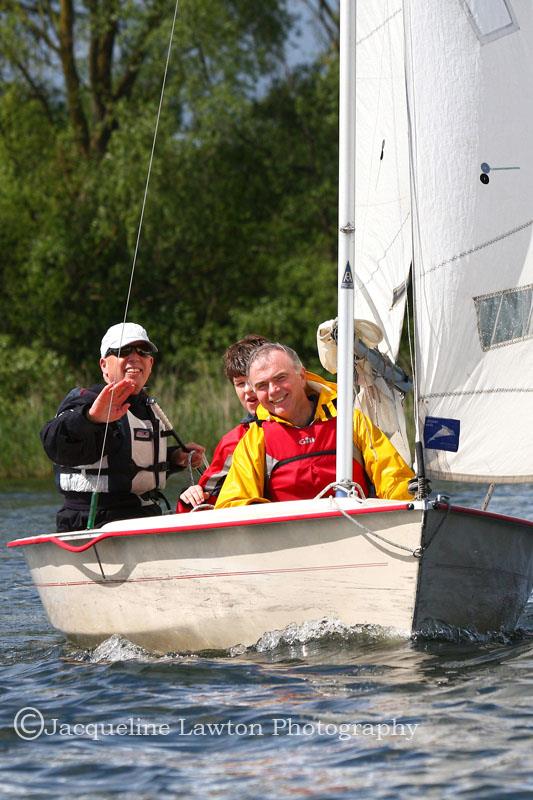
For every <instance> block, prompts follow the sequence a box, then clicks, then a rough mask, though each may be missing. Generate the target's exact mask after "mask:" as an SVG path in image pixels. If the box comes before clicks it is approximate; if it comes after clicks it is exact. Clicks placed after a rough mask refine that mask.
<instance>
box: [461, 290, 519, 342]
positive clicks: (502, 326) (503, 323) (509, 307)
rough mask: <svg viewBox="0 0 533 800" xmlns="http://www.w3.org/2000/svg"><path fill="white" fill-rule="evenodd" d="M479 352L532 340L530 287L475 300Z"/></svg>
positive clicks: (483, 296) (487, 295)
mask: <svg viewBox="0 0 533 800" xmlns="http://www.w3.org/2000/svg"><path fill="white" fill-rule="evenodd" d="M474 303H475V305H476V312H477V324H478V331H479V338H480V341H481V348H482V350H492V348H494V347H501V346H502V345H505V344H510V343H511V342H519V341H521V340H522V339H529V338H530V337H532V336H533V284H529V286H522V287H520V288H519V289H506V290H504V291H503V292H493V293H492V294H486V295H481V296H479V297H474Z"/></svg>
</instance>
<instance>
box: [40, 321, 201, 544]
mask: <svg viewBox="0 0 533 800" xmlns="http://www.w3.org/2000/svg"><path fill="white" fill-rule="evenodd" d="M155 353H157V347H156V346H155V344H154V343H153V342H151V341H150V339H149V337H148V334H147V332H146V330H145V329H144V328H143V327H142V326H141V325H137V324H136V323H133V322H126V323H118V324H117V325H113V326H112V327H111V328H109V330H108V331H107V333H106V334H105V336H104V337H103V339H102V344H101V348H100V356H101V358H100V369H101V370H102V375H103V378H104V381H105V383H104V384H97V385H95V386H91V387H90V388H88V389H85V388H79V387H78V388H75V389H72V390H71V391H70V392H69V393H68V394H67V396H66V397H65V399H64V400H63V402H62V403H61V405H60V406H59V409H58V412H57V414H56V416H55V418H54V419H53V420H50V422H47V423H46V425H45V426H44V427H43V429H42V431H41V440H42V442H43V446H44V449H45V451H46V454H47V455H48V457H49V458H50V459H51V460H52V461H53V462H54V469H55V474H56V483H57V486H58V489H59V491H60V492H62V493H63V495H64V505H63V507H62V508H61V509H60V510H59V512H58V514H57V530H58V531H72V530H83V529H85V528H86V527H87V522H88V520H89V511H90V506H91V498H92V496H93V493H94V492H97V493H98V504H97V511H96V517H95V520H94V523H93V524H94V526H95V527H100V526H101V525H103V524H104V523H106V522H111V521H112V520H117V519H131V518H133V517H143V516H152V515H157V514H161V513H162V512H161V508H160V506H159V504H158V499H159V498H160V497H161V496H162V495H161V490H162V489H163V488H164V487H165V482H166V476H167V474H168V473H169V472H172V471H176V470H178V469H181V468H182V467H184V466H185V465H186V464H187V462H188V459H189V456H190V452H191V451H194V452H193V455H192V458H191V464H192V466H193V467H197V466H199V465H200V463H201V461H202V458H203V455H204V452H205V448H204V447H202V445H199V444H197V443H196V442H188V443H187V444H186V445H185V446H173V447H168V446H167V440H168V437H169V435H170V432H169V431H167V430H166V427H167V426H166V425H165V421H164V420H163V418H162V416H161V415H160V412H159V409H158V407H157V405H156V404H155V405H154V403H153V401H152V400H151V398H149V397H148V395H147V394H146V392H145V391H144V387H145V385H146V383H147V381H148V378H149V377H150V374H151V372H152V366H153V363H154V354H155Z"/></svg>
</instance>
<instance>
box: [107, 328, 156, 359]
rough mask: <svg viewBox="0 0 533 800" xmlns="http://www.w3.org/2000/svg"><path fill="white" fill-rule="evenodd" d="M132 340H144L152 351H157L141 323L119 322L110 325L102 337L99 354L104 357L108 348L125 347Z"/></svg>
mask: <svg viewBox="0 0 533 800" xmlns="http://www.w3.org/2000/svg"><path fill="white" fill-rule="evenodd" d="M132 342H146V344H148V345H149V346H150V348H151V350H152V352H153V353H157V347H156V346H155V344H154V343H153V342H151V341H150V339H149V338H148V334H147V333H146V331H145V329H144V328H143V327H142V326H141V325H137V324H136V323H135V322H119V323H117V324H116V325H112V326H111V327H110V328H109V330H108V331H107V333H106V334H105V335H104V338H103V339H102V344H101V346H100V355H101V356H102V358H105V356H106V353H107V351H108V350H118V348H119V347H126V345H128V344H131V343H132Z"/></svg>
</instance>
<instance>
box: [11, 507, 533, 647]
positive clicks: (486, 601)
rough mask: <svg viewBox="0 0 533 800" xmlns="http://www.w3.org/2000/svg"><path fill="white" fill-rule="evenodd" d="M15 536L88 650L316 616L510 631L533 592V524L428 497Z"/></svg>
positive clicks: (237, 639)
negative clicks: (426, 500)
mask: <svg viewBox="0 0 533 800" xmlns="http://www.w3.org/2000/svg"><path fill="white" fill-rule="evenodd" d="M339 509H342V511H344V512H345V513H348V512H349V516H350V518H351V520H354V521H355V523H354V521H350V519H347V518H346V516H344V515H343V514H342V513H341V511H340V510H339ZM489 541H490V546H489V547H485V546H483V547H482V546H481V545H482V544H483V543H484V544H486V543H487V542H489ZM11 545H12V546H24V552H25V555H26V558H27V561H28V564H29V566H30V569H31V573H32V577H33V580H34V582H35V584H36V586H37V588H38V590H39V593H40V596H41V599H42V602H43V605H44V607H45V609H46V612H47V614H48V617H49V619H50V621H51V623H52V625H54V626H55V627H56V628H57V629H59V630H60V631H62V632H63V633H64V634H65V635H66V636H67V637H68V638H69V639H71V640H72V641H74V642H76V643H78V644H80V645H82V646H87V647H92V646H95V645H96V644H98V643H99V642H101V641H103V640H104V639H106V638H107V637H109V636H111V635H112V634H120V635H122V636H124V637H126V638H127V639H129V640H130V641H132V642H134V643H136V644H138V645H141V646H143V647H145V648H147V649H150V650H154V651H160V652H170V651H184V650H192V651H198V650H204V649H219V648H227V647H230V646H232V645H237V644H243V645H251V644H254V643H255V642H256V641H257V640H258V639H259V638H260V637H261V635H262V634H263V633H265V632H266V631H272V630H278V629H283V628H285V627H286V626H287V625H289V624H291V623H296V624H301V623H304V622H307V621H311V620H317V619H321V618H324V617H328V618H335V619H339V620H340V621H341V622H343V623H344V624H346V625H361V624H372V625H378V626H382V627H385V628H392V629H394V630H396V631H400V632H403V633H405V634H406V635H409V634H410V633H411V632H412V631H413V630H415V629H418V628H422V629H424V628H427V626H428V625H434V624H435V623H436V624H446V625H453V626H460V627H469V628H475V629H477V630H478V631H482V632H483V631H488V630H499V629H501V628H505V629H511V628H513V627H514V626H515V625H516V621H517V619H518V616H519V614H520V612H521V610H522V609H523V607H524V606H525V604H526V602H527V599H528V596H529V593H530V592H531V589H532V587H533V523H528V522H525V521H520V520H513V519H510V518H507V521H506V520H505V518H501V517H498V516H497V515H491V514H483V513H481V512H476V513H474V514H466V513H459V511H453V512H449V511H448V512H447V511H446V510H445V509H442V508H441V509H438V508H437V509H434V508H433V507H431V506H429V507H428V509H425V507H424V504H423V503H414V504H407V503H403V504H402V503H394V502H391V501H383V500H368V501H365V502H364V503H359V502H356V501H353V500H350V499H342V500H340V499H331V498H325V499H322V500H311V501H296V502H290V503H276V504H269V505H261V506H248V507H241V508H238V509H225V510H219V511H206V512H199V513H196V514H189V515H170V516H165V517H153V518H149V519H146V518H145V519H139V520H127V521H124V522H116V523H111V524H109V525H106V526H104V527H103V528H101V529H99V530H98V531H83V532H77V533H70V534H61V535H57V536H55V537H50V536H43V537H37V538H33V539H21V540H17V541H16V542H13V543H11ZM65 548H71V549H65ZM82 548H83V549H82ZM73 550H74V551H73ZM76 550H81V552H77V551H76Z"/></svg>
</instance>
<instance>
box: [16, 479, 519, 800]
mask: <svg viewBox="0 0 533 800" xmlns="http://www.w3.org/2000/svg"><path fill="white" fill-rule="evenodd" d="M531 488H532V487H531V486H507V487H497V489H496V493H495V496H494V498H493V500H492V502H491V506H490V509H491V510H494V511H500V512H506V513H514V514H517V515H520V516H523V517H526V518H528V519H533V496H532V491H531ZM482 496H483V489H482V488H467V489H466V490H465V489H461V491H460V493H454V495H453V500H454V502H457V503H459V504H460V503H463V504H472V503H473V504H477V505H478V506H479V504H480V500H481V498H482ZM57 505H58V502H57V496H56V495H55V493H54V492H53V491H51V490H50V489H47V488H42V487H33V488H31V489H28V488H26V489H17V488H16V487H4V490H3V491H0V539H1V541H2V543H4V542H6V541H8V540H9V539H12V538H15V537H17V536H20V535H29V534H31V533H43V532H46V531H47V530H50V529H51V528H52V526H53V519H54V513H55V509H56V507H57ZM0 551H1V559H0V571H1V580H0V586H1V588H0V592H1V595H2V597H1V599H2V608H3V614H2V619H1V623H0V628H1V634H2V645H1V654H0V659H1V664H2V671H1V683H0V686H1V693H2V704H1V707H0V732H1V734H0V746H1V749H2V753H3V758H2V760H1V763H0V786H1V788H0V796H1V797H30V798H48V797H72V796H73V797H76V798H78V799H79V800H81V799H82V798H111V797H118V796H120V797H124V798H156V797H157V798H160V797H165V796H169V797H180V798H182V797H183V798H254V799H255V798H258V797H261V798H265V797H267V798H295V797H305V798H321V799H326V798H327V799H328V800H329V799H330V798H331V800H333V798H352V797H361V798H366V797H369V798H373V799H376V800H377V798H387V799H392V798H411V797H417V798H418V797H424V798H439V799H440V798H447V797H454V798H459V797H460V798H472V799H473V800H474V799H475V800H480V799H481V798H526V797H527V798H531V797H533V764H532V758H531V754H532V752H533V747H532V745H533V741H532V739H533V709H532V700H533V604H532V603H531V602H530V604H529V606H528V608H527V609H526V612H525V614H524V615H523V617H522V619H521V621H520V627H519V630H518V632H517V634H516V636H513V637H512V638H509V637H507V638H505V637H498V638H493V639H488V638H485V639H483V638H480V639H479V640H477V641H465V640H464V639H463V640H461V639H458V640H456V641H447V642H446V641H440V642H438V641H417V642H414V641H410V640H407V639H403V638H399V637H394V636H390V635H388V636H386V635H384V634H383V633H382V632H379V631H373V630H371V629H365V630H360V631H350V630H346V629H344V628H342V627H341V626H339V625H338V624H336V623H335V621H332V620H330V621H323V622H322V623H320V624H316V625H314V626H313V625H308V626H302V627H301V628H298V629H288V630H287V631H286V632H285V633H284V634H283V635H279V634H272V635H266V636H264V637H263V638H262V639H261V640H260V643H259V645H258V646H257V647H256V648H252V649H249V650H248V651H245V652H239V653H234V654H232V655H223V654H220V655H213V656H212V657H205V656H202V657H200V656H190V655H189V656H179V655H176V654H174V655H168V656H163V657H156V656H154V655H150V654H149V653H146V652H143V651H142V650H139V649H138V648H136V647H134V646H133V645H131V643H128V642H125V641H123V640H120V639H114V638H113V639H111V640H108V641H107V642H105V643H104V644H103V645H101V646H100V647H99V648H97V649H96V650H94V651H92V652H90V651H80V650H79V649H76V648H74V647H73V646H72V645H70V644H68V643H67V642H66V641H65V640H64V638H63V637H62V636H61V635H60V634H58V633H57V632H56V631H54V630H53V628H52V627H51V626H50V624H49V623H48V621H47V618H46V616H45V614H44V611H43V609H42V607H41V604H40V601H39V598H38V595H37V592H36V590H35V589H34V588H33V585H32V583H31V580H30V577H29V572H28V570H27V568H26V564H25V561H24V558H23V556H22V553H21V552H20V551H17V550H8V549H7V548H5V547H3V546H2V548H0ZM15 718H16V720H17V722H16V724H15V722H14V720H15ZM16 728H17V729H18V730H19V734H21V735H19V734H17V732H16ZM21 736H23V737H26V738H21Z"/></svg>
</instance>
